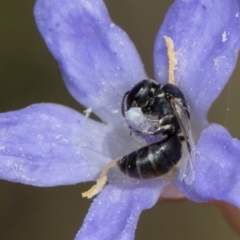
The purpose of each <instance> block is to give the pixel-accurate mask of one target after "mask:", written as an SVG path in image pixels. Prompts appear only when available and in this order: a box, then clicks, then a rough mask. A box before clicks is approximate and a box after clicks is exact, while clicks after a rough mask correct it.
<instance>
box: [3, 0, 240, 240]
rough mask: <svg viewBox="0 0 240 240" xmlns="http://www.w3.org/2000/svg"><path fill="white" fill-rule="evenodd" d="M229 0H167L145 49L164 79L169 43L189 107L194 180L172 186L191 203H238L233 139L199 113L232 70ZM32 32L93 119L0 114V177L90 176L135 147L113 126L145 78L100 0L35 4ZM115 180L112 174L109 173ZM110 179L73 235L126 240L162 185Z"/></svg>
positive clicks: (41, 108)
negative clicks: (194, 141)
mask: <svg viewBox="0 0 240 240" xmlns="http://www.w3.org/2000/svg"><path fill="white" fill-rule="evenodd" d="M239 13H240V3H239V1H237V0H232V1H229V0H223V1H218V0H185V1H183V0H177V1H176V2H175V3H174V4H173V5H172V7H171V9H170V10H169V12H168V14H167V16H166V18H165V21H164V23H163V26H162V28H161V29H160V31H159V33H158V36H157V39H156V43H155V48H154V61H155V75H156V79H157V81H158V82H159V83H165V82H167V79H168V76H167V73H168V59H167V54H166V46H165V42H164V38H163V36H164V35H166V36H169V37H171V38H172V39H173V40H174V44H175V51H176V59H177V66H176V67H177V68H176V71H175V77H176V83H177V86H179V88H180V89H181V90H182V91H183V92H184V94H185V96H186V98H187V99H188V101H189V103H190V106H191V116H192V119H193V122H192V124H193V131H194V136H195V138H196V139H198V142H197V144H196V159H195V181H194V182H193V183H192V184H191V185H186V184H185V183H184V182H181V181H179V178H178V176H176V177H175V179H174V181H175V184H176V186H177V187H178V189H179V190H180V191H181V192H182V193H183V194H184V195H185V196H187V197H188V198H189V199H191V200H193V201H197V202H206V201H209V200H223V201H226V202H229V203H231V204H233V205H235V206H237V207H240V197H239V196H240V174H239V173H240V164H239V163H240V159H239V156H240V142H239V141H238V140H236V139H232V138H231V136H230V135H229V133H228V132H227V131H226V130H225V129H224V128H223V127H221V126H219V125H216V124H208V123H207V112H208V110H209V108H210V106H211V104H212V103H213V101H214V100H215V99H216V97H217V96H218V95H219V93H220V92H221V91H222V89H223V87H224V85H225V84H226V82H227V80H228V78H229V76H230V75H231V73H232V71H233V69H234V66H235V64H236V59H237V52H238V49H239V47H240V16H239ZM35 16H36V21H37V25H38V28H39V30H40V32H41V34H42V36H43V38H44V39H45V41H46V44H47V46H48V48H49V50H50V51H51V53H52V54H53V56H54V57H55V58H56V60H57V61H58V63H59V67H60V69H61V72H62V75H63V78H64V81H65V83H66V86H67V87H68V89H69V91H70V92H71V93H72V95H73V96H74V97H75V98H76V99H77V100H78V101H79V102H80V103H82V104H83V105H84V106H86V107H87V108H91V109H92V110H93V112H94V113H95V114H97V115H98V116H99V117H100V118H101V119H102V121H103V123H99V122H96V121H94V120H91V119H89V118H87V117H85V116H84V115H82V114H80V113H78V112H76V111H74V110H71V109H69V108H67V107H64V106H60V105H56V104H36V105H32V106H30V107H28V108H25V109H23V110H20V111H15V112H9V113H2V114H1V116H0V155H1V162H0V164H1V165H0V169H1V171H0V177H1V178H2V179H6V180H9V181H15V182H21V183H24V184H31V185H35V186H55V185H66V184H75V183H79V182H85V181H92V180H96V179H97V177H98V176H99V173H100V172H101V170H102V169H103V167H104V166H105V165H106V164H107V163H108V162H109V161H110V160H112V159H116V158H118V157H121V156H124V155H126V154H128V153H129V152H132V151H134V150H136V149H137V147H138V143H137V142H136V141H135V140H134V139H133V138H132V137H131V136H129V129H128V128H126V127H124V126H123V122H124V119H123V117H122V116H121V113H120V104H121V100H122V96H123V94H124V93H125V92H126V91H128V90H129V89H130V88H131V87H132V86H133V85H134V84H136V83H137V82H139V81H140V80H142V79H144V78H146V74H145V71H144V69H143V65H142V62H141V60H140V58H139V56H138V54H137V52H136V49H135V48H134V46H133V44H132V43H131V41H130V39H129V38H128V36H127V35H126V34H125V33H124V32H123V31H122V30H121V29H120V28H119V27H117V26H116V25H114V24H113V23H112V22H111V20H110V18H109V15H108V12H107V10H106V8H105V6H104V4H103V2H102V1H101V0H71V1H67V0H38V1H37V3H36V6H35ZM114 174H116V175H114ZM117 177H118V176H117V173H113V174H112V176H111V181H112V182H111V183H109V184H108V185H107V186H106V187H105V188H104V189H103V191H102V192H101V193H100V194H99V196H97V198H96V199H95V200H94V201H93V203H92V206H91V208H90V210H89V213H88V215H87V217H86V219H85V221H84V223H83V226H82V228H81V229H80V231H79V232H78V234H77V236H76V239H100V238H101V239H106V240H107V239H111V240H112V239H133V238H134V231H135V228H136V224H137V221H138V217H139V215H140V213H141V211H142V210H143V209H146V208H150V207H152V206H153V205H154V204H155V203H156V202H157V200H158V199H159V196H160V194H161V192H162V190H163V188H164V186H165V185H166V181H165V180H163V179H161V178H157V179H152V180H131V181H130V180H126V179H127V178H125V180H126V181H123V180H119V181H118V179H117Z"/></svg>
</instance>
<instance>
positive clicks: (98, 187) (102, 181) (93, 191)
mask: <svg viewBox="0 0 240 240" xmlns="http://www.w3.org/2000/svg"><path fill="white" fill-rule="evenodd" d="M116 164H117V161H116V160H112V161H110V162H109V163H108V164H107V165H106V166H105V167H104V168H103V170H102V172H101V174H100V176H99V178H98V179H97V183H96V184H95V185H93V186H92V187H91V188H90V189H89V190H88V191H86V192H83V193H82V197H87V198H88V199H90V198H92V197H93V196H95V195H97V194H98V193H100V192H101V191H102V190H103V188H104V186H105V185H106V182H107V173H108V171H109V169H110V168H112V167H113V166H115V165H116Z"/></svg>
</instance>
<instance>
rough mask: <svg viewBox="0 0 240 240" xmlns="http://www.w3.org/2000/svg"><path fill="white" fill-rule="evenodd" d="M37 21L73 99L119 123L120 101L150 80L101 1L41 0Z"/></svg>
mask: <svg viewBox="0 0 240 240" xmlns="http://www.w3.org/2000/svg"><path fill="white" fill-rule="evenodd" d="M35 17H36V22H37V25H38V28H39V31H40V32H41V34H42V36H43V38H44V40H45V42H46V44H47V46H48V48H49V50H50V51H51V53H52V54H53V56H54V57H55V58H56V60H57V61H58V63H59V66H60V69H61V71H62V74H63V77H64V80H65V83H66V85H67V87H68V89H69V91H70V92H71V93H72V95H73V96H74V97H75V98H76V99H77V100H78V101H79V102H80V103H82V104H83V105H85V106H86V107H91V108H92V109H93V111H94V112H95V113H96V114H97V115H98V116H99V117H100V118H101V119H102V120H104V121H106V122H109V123H110V122H111V123H114V124H118V123H119V121H123V118H121V117H120V104H121V101H122V97H123V95H124V93H125V92H126V91H128V90H129V89H130V88H131V87H132V86H133V85H134V84H135V83H137V82H138V81H140V80H142V79H143V78H145V77H146V74H145V72H144V69H143V65H142V62H141V60H140V58H139V55H138V53H137V51H136V49H135V47H134V45H133V44H132V42H131V40H130V39H129V38H128V36H127V35H126V33H124V32H123V31H122V30H121V29H120V28H119V27H117V26H116V25H115V24H113V23H112V21H111V19H110V18H109V15H108V12H107V9H106V7H105V5H104V3H103V2H102V1H101V0H51V1H49V0H38V1H37V3H36V6H35Z"/></svg>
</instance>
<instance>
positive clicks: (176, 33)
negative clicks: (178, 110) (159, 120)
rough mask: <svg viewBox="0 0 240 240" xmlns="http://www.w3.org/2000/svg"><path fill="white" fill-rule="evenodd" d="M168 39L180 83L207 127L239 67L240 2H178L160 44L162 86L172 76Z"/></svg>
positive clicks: (157, 59) (157, 57)
mask: <svg viewBox="0 0 240 240" xmlns="http://www.w3.org/2000/svg"><path fill="white" fill-rule="evenodd" d="M164 35H166V36H169V37H171V38H172V39H173V41H174V45H175V46H174V47H175V51H176V59H177V66H176V71H175V76H176V83H177V85H178V86H179V87H180V88H181V90H182V91H183V92H184V94H185V96H186V97H187V99H188V101H189V103H190V105H191V108H192V112H195V114H196V117H197V118H198V119H199V120H200V121H199V124H202V125H203V123H206V118H207V112H208V110H209V108H210V106H211V104H212V103H213V101H214V100H215V99H216V98H217V96H218V95H219V94H220V92H221V91H222V89H223V87H224V86H225V84H226V83H227V81H228V79H229V77H230V75H231V73H232V71H233V69H234V67H235V65H236V61H237V54H238V50H239V47H240V2H239V1H238V0H231V1H229V0H222V1H219V0H187V1H182V0H176V1H175V3H174V4H173V5H172V7H171V8H170V10H169V11H168V13H167V15H166V18H165V20H164V23H163V25H162V27H161V30H160V32H159V33H158V36H157V39H156V43H155V49H154V59H155V75H156V78H157V79H158V81H159V82H166V81H167V73H168V59H167V54H166V45H165V41H164V39H163V36H164Z"/></svg>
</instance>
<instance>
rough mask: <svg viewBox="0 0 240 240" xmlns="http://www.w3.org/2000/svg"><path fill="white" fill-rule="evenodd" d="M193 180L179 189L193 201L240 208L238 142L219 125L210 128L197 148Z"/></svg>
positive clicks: (239, 144) (239, 146) (204, 133)
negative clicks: (216, 202)
mask: <svg viewBox="0 0 240 240" xmlns="http://www.w3.org/2000/svg"><path fill="white" fill-rule="evenodd" d="M196 147H197V148H196V159H195V173H196V175H195V181H194V182H193V183H192V185H185V184H184V183H182V182H180V181H179V178H178V177H176V179H175V182H176V185H177V187H178V189H179V190H180V191H181V192H182V193H183V194H184V195H185V196H187V197H188V198H189V199H191V200H193V201H196V202H206V201H210V200H222V201H225V202H228V203H231V204H233V205H235V206H237V207H238V208H240V141H239V140H237V139H234V138H232V137H231V136H230V134H229V133H228V132H227V130H226V129H225V128H223V127H222V126H220V125H215V124H214V125H210V126H208V127H207V128H206V129H205V130H204V131H203V132H202V134H201V137H200V139H199V141H198V143H197V146H196Z"/></svg>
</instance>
